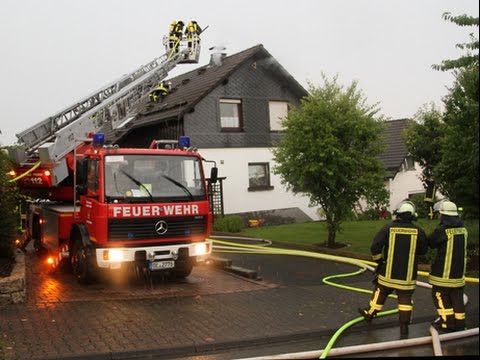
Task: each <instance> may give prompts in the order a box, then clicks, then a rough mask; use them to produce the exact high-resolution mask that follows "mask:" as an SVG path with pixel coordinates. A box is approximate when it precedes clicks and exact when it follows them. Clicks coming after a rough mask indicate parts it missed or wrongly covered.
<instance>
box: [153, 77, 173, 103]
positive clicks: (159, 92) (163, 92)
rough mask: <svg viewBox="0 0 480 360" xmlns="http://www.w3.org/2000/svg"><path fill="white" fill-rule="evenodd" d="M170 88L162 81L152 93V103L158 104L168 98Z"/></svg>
mask: <svg viewBox="0 0 480 360" xmlns="http://www.w3.org/2000/svg"><path fill="white" fill-rule="evenodd" d="M169 87H170V86H169V85H165V83H164V82H163V81H162V82H161V83H160V84H158V85H157V86H156V87H155V88H154V89H153V90H152V91H151V92H150V94H149V96H150V101H152V102H157V101H158V99H160V98H163V97H165V96H167V94H168V90H169Z"/></svg>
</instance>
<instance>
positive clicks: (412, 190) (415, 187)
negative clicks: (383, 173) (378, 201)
mask: <svg viewBox="0 0 480 360" xmlns="http://www.w3.org/2000/svg"><path fill="white" fill-rule="evenodd" d="M421 174H422V170H421V167H420V165H418V163H415V170H406V171H403V170H402V171H399V172H398V173H397V174H396V175H395V177H394V178H393V179H391V180H389V182H388V185H387V186H388V187H387V188H388V190H389V191H390V211H393V210H395V207H396V206H397V205H398V204H399V203H400V202H401V201H403V200H405V199H408V197H409V196H410V195H414V194H420V193H424V192H425V188H424V186H423V183H422V181H421V180H420V176H421Z"/></svg>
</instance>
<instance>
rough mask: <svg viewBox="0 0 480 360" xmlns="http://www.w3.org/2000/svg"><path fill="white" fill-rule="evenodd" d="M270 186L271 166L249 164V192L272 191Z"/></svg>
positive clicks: (267, 164)
mask: <svg viewBox="0 0 480 360" xmlns="http://www.w3.org/2000/svg"><path fill="white" fill-rule="evenodd" d="M271 189H273V186H271V185H270V165H269V163H268V162H265V163H249V164H248V190H249V191H258V190H271Z"/></svg>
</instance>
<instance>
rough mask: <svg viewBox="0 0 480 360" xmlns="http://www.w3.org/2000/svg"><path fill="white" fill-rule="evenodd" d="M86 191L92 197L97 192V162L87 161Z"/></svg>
mask: <svg viewBox="0 0 480 360" xmlns="http://www.w3.org/2000/svg"><path fill="white" fill-rule="evenodd" d="M87 189H88V191H89V195H94V194H96V193H97V191H98V160H92V159H90V160H88V165H87Z"/></svg>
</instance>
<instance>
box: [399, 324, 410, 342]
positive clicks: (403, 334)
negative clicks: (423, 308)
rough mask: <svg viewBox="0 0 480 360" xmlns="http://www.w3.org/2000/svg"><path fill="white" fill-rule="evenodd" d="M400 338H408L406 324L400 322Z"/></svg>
mask: <svg viewBox="0 0 480 360" xmlns="http://www.w3.org/2000/svg"><path fill="white" fill-rule="evenodd" d="M400 339H408V324H405V323H401V324H400Z"/></svg>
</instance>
